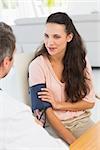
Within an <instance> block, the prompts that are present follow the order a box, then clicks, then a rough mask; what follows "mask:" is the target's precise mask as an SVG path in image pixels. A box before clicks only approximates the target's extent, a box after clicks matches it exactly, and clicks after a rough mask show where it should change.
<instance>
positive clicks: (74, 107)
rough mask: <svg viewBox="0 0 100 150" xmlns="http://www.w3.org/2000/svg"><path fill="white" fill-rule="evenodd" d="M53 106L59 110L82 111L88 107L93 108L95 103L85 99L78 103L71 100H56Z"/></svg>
mask: <svg viewBox="0 0 100 150" xmlns="http://www.w3.org/2000/svg"><path fill="white" fill-rule="evenodd" d="M52 105H53V108H54V109H57V110H63V111H64V110H65V111H81V110H86V109H91V108H93V106H94V103H90V102H87V101H84V100H81V101H78V102H76V103H71V102H56V104H53V103H52Z"/></svg>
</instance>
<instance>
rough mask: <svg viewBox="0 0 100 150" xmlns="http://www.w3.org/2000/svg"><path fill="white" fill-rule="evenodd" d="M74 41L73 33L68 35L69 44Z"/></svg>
mask: <svg viewBox="0 0 100 150" xmlns="http://www.w3.org/2000/svg"><path fill="white" fill-rule="evenodd" d="M72 39H73V33H70V34H67V42H70V41H71V40H72Z"/></svg>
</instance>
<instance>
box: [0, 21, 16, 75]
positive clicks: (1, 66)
mask: <svg viewBox="0 0 100 150" xmlns="http://www.w3.org/2000/svg"><path fill="white" fill-rule="evenodd" d="M15 43H16V40H15V36H14V34H13V31H12V29H11V27H10V26H9V25H7V24H5V23H3V22H0V78H3V77H5V76H6V75H7V74H8V72H9V71H10V69H11V67H12V64H13V55H14V51H15Z"/></svg>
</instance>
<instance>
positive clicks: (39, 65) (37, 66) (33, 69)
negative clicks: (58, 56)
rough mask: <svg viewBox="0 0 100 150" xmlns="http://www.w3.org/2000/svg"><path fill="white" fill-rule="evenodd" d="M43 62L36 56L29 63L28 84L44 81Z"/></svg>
mask: <svg viewBox="0 0 100 150" xmlns="http://www.w3.org/2000/svg"><path fill="white" fill-rule="evenodd" d="M43 67H44V64H43V62H42V60H41V59H40V58H38V57H37V58H36V60H33V61H32V62H31V63H30V65H29V86H30V87H31V86H33V85H36V84H39V83H45V75H44V68H43Z"/></svg>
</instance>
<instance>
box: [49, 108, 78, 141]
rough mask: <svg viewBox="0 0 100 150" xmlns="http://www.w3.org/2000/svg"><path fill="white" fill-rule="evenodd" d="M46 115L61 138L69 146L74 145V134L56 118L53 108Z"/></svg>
mask: <svg viewBox="0 0 100 150" xmlns="http://www.w3.org/2000/svg"><path fill="white" fill-rule="evenodd" d="M46 115H47V119H48V121H49V123H50V124H51V126H52V127H53V129H54V130H55V131H56V132H57V134H58V135H59V137H61V138H62V139H63V140H64V141H65V142H67V143H68V144H72V143H73V142H74V141H75V140H76V138H75V137H74V135H73V134H72V132H71V131H70V130H68V129H66V128H65V127H64V125H63V124H62V123H61V121H60V120H59V119H58V118H57V117H56V115H55V114H54V112H53V110H52V108H48V109H47V110H46Z"/></svg>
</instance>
